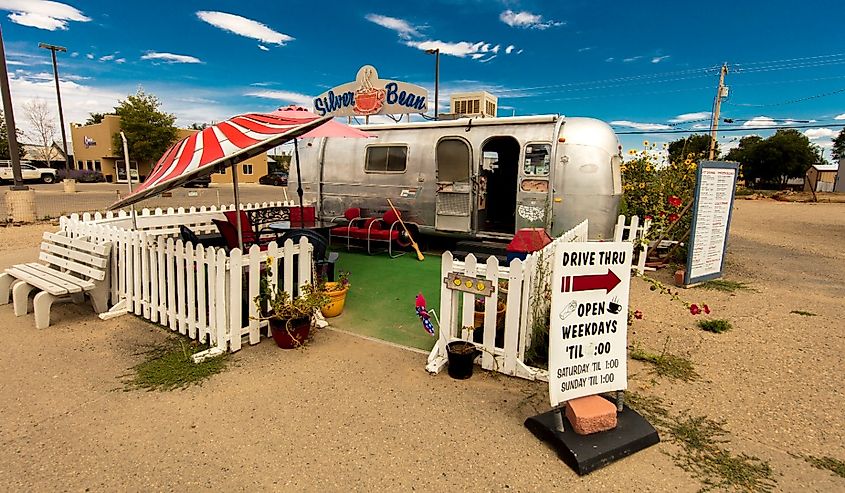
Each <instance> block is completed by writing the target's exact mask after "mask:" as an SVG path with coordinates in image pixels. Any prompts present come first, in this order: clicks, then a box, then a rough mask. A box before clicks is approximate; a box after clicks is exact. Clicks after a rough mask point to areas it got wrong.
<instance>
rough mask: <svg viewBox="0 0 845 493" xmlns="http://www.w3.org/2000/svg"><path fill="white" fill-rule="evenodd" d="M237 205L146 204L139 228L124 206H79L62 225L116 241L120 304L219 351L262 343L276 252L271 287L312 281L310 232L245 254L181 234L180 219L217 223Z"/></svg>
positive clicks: (115, 284) (114, 274)
mask: <svg viewBox="0 0 845 493" xmlns="http://www.w3.org/2000/svg"><path fill="white" fill-rule="evenodd" d="M256 205H258V204H256ZM264 205H265V204H262V205H258V206H259V207H260V206H264ZM271 205H275V204H271ZM279 205H281V204H279ZM252 207H255V205H253V204H247V205H246V206H244V208H252ZM233 208H234V206H232V207H227V206H224V207H221V208H219V209H218V208H216V207H213V206H212V207H210V208H208V209H206V208H203V207H201V208H197V209H194V208H191V209H188V210H184V209H177V210H172V209H169V210H167V211H161V210H155V211H146V210H144V211H141V212H140V213H139V214H138V215H137V217H136V221H137V225H138V229H136V230H132V229H129V228H131V217H130V215H129V214H126V213H123V211H121V212H119V213H115V214H111V213H107V214H92V215H82V216H81V217H80V216H79V215H76V214H74V215H72V216H70V217H63V218H61V220H60V228H61V230H62V231H64V232H65V233H66V234H68V235H69V236H71V237H88V238H90V239H92V240H94V241H100V242H103V241H108V242H111V243H112V249H111V251H112V259H111V266H110V268H111V269H112V271H111V286H110V291H111V303H112V305H113V308H112V310H113V311H114V312H118V313H119V312H129V313H134V314H135V315H138V316H141V317H143V318H145V319H147V320H149V321H151V322H154V323H158V324H160V325H163V326H166V327H169V328H170V329H171V330H172V331H174V332H178V333H180V334H182V335H185V336H187V337H189V338H191V339H196V340H198V341H200V342H207V343H208V344H209V345H210V346H212V347H214V348H216V352H217V353H219V352H222V351H237V350H239V349H240V348H241V345H242V342H241V339H242V337H248V340H249V343H250V344H256V343H258V342H259V340H260V335H261V328H262V327H265V326H266V325H267V324H266V322H262V321H259V320H258V311H257V308H256V306H255V303H254V302H253V299H254V298H255V296H256V295H258V289H259V282H260V276H261V275H262V274H263V272H262V267H263V266H264V265H266V264H267V262H268V258H272V259H274V265H273V267H272V273H273V276H272V278H271V280H270V283H271V289H276V287H277V286H280V287H281V288H282V289H284V290H286V291H288V292H290V293H292V294H293V295H294V296H297V295H299V287H300V286H301V285H302V284H304V283H307V282H311V281H312V267H311V266H312V252H313V247H312V245H311V244H310V243H309V242H308V240H307V239H306V238H302V239H300V241H299V243H297V244H295V243H293V242H292V241H291V240H288V241H286V242H285V244H284V245H283V246H278V245H276V244H275V243H271V244H270V246H269V247H268V249H267V250H266V251H263V252H262V251H260V249H259V247H258V246H255V245H253V246H252V247H251V248H250V249H249V250H248V251H247V252H246V253H245V254H244V253H242V252H241V251H240V250H239V249H237V248H236V249H233V250H231V251H230V252H226V251H225V250H224V249H219V248H204V247H203V246H201V245H200V246H197V247H194V245H192V244H191V243H183V242H182V241H181V240H180V239H176V238H175V237H174V236H175V235H176V234H178V226H179V225H180V224H184V225H188V226H190V227H191V228H192V229H193V230H194V231H205V230H208V229H211V227H213V223H212V222H211V219H216V218H219V219H222V218H223V215H222V212H223V211H225V210H231V209H233ZM268 330H269V329H268Z"/></svg>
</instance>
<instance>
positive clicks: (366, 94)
mask: <svg viewBox="0 0 845 493" xmlns="http://www.w3.org/2000/svg"><path fill="white" fill-rule="evenodd" d="M372 76H373V71H372V70H370V69H369V68H368V69H365V70H364V79H363V80H362V81H361V87H360V88H359V89H358V90H357V91H355V106H354V109H355V112H356V113H359V114H361V115H372V114H375V113H378V112H379V110H381V107H382V105H384V96H385V94H386V91H385V90H384V89H376V88H375V87H373V84H372V82H371V80H370V79H371V78H372Z"/></svg>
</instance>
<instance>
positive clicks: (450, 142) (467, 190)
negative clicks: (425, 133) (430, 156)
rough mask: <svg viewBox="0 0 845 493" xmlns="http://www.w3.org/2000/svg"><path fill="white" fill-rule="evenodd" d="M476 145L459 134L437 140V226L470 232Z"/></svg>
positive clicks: (446, 229)
mask: <svg viewBox="0 0 845 493" xmlns="http://www.w3.org/2000/svg"><path fill="white" fill-rule="evenodd" d="M471 166H472V149H471V148H470V146H469V144H468V143H467V142H466V141H465V140H463V139H459V138H454V137H447V138H445V139H442V140H440V141H439V142H438V143H437V198H436V213H437V215H436V217H435V221H434V227H435V229H438V230H441V231H461V232H470V229H471V219H472V203H473V202H472V186H471V184H470V176H471Z"/></svg>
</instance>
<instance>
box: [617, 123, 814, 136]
mask: <svg viewBox="0 0 845 493" xmlns="http://www.w3.org/2000/svg"><path fill="white" fill-rule="evenodd" d="M829 126H831V124H830V123H826V124H810V125H777V126H769V127H756V126H755V127H739V128H737V127H722V128H720V129H719V132H755V131H757V130H786V129H796V130H797V129H802V128H824V127H829ZM707 131H708V130H707V129H706V128H702V129H698V130H680V129H672V130H632V131H630V132H615V133H616V135H650V134H695V133H706V132H707Z"/></svg>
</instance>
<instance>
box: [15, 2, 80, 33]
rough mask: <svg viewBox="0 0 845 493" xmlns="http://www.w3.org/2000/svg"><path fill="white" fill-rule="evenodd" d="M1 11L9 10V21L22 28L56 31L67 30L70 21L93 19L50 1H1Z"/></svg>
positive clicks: (69, 7)
mask: <svg viewBox="0 0 845 493" xmlns="http://www.w3.org/2000/svg"><path fill="white" fill-rule="evenodd" d="M0 10H7V11H10V12H11V13H10V14H9V20H11V21H12V22H14V23H16V24H20V25H22V26H29V27H35V28H38V29H45V30H47V31H55V30H56V29H61V30H66V29H67V24H68V21H76V22H88V21H90V20H91V19H90V18H89V17H86V16H85V15H84V14H83V13H82V12H80V11H79V10H77V9H76V8H74V7H71V6H70V5H66V4H64V3H60V2H52V1H49V0H0Z"/></svg>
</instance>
